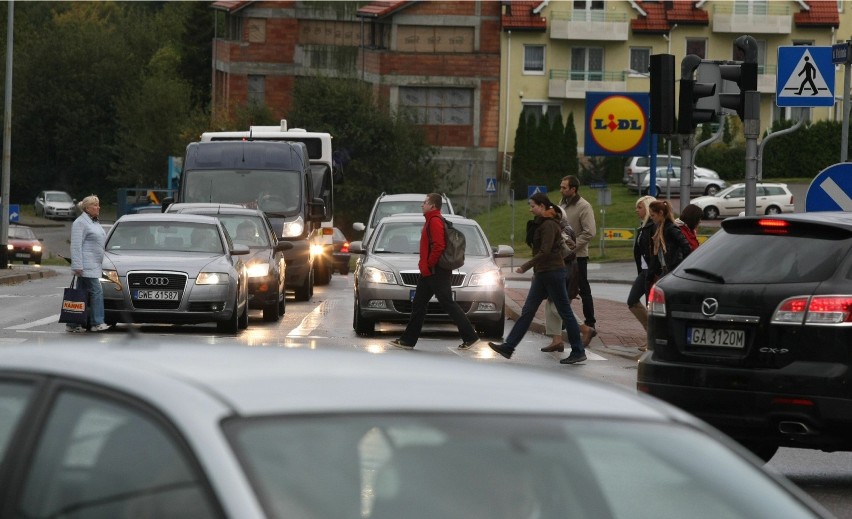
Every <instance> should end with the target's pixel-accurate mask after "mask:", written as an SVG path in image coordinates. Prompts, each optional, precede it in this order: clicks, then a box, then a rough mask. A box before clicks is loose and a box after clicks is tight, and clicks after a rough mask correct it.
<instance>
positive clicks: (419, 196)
mask: <svg viewBox="0 0 852 519" xmlns="http://www.w3.org/2000/svg"><path fill="white" fill-rule="evenodd" d="M425 199H426V193H399V194H395V195H388V194H386V193H382V194H381V195H379V197H378V198H376V201H375V202H374V203H373V209H372V210H371V211H370V218H369V219H368V220H367V224H368V225H366V226H365V225H364V224H363V223H362V222H355V223H353V224H352V228H353V229H355V230H356V231H364V236H363V237H362V238H361V241H362V242H364V243H366V242H367V241H368V240H369V239H370V235H371V234H372V233H373V231H374V230H375V229H376V226H377V225H378V224H379V222H380V221H381V220H382V218H384V217H385V216H391V215H394V214H400V213H422V212H423V207H422V204H423V200H425ZM442 199H443V202H442V203H441V213H442V214H456V213H455V211H453V204H452V202H450V199H449V197H448V196H447V195H442Z"/></svg>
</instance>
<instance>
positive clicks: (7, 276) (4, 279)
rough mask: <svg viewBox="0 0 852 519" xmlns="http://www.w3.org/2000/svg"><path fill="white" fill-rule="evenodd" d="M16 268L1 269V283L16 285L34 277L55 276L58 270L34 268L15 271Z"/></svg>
mask: <svg viewBox="0 0 852 519" xmlns="http://www.w3.org/2000/svg"><path fill="white" fill-rule="evenodd" d="M14 270H16V269H5V270H0V285H14V284H16V283H23V282H24V281H30V280H33V279H43V278H52V277H55V276H56V275H57V274H56V271H55V270H52V269H33V270H27V271H22V272H14Z"/></svg>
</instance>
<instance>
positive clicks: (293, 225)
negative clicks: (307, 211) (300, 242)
mask: <svg viewBox="0 0 852 519" xmlns="http://www.w3.org/2000/svg"><path fill="white" fill-rule="evenodd" d="M304 231H305V221H304V220H302V217H301V216H299V217H297V218H296V219H295V220H293V221H292V222H284V227H283V229H282V230H281V236H283V237H284V238H295V237H296V236H301V234H302V233H303V232H304Z"/></svg>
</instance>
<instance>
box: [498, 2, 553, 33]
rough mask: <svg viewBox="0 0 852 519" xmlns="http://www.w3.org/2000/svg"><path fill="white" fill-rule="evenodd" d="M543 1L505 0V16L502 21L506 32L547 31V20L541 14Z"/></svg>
mask: <svg viewBox="0 0 852 519" xmlns="http://www.w3.org/2000/svg"><path fill="white" fill-rule="evenodd" d="M544 3H546V2H542V1H541V0H534V1H526V0H518V1H512V0H503V7H504V9H503V16H502V19H501V24H502V29H503V30H504V31H540V32H544V31H546V30H547V18H545V17H543V16H541V15H540V14H539V12H540V11H541V9H540V7H541V5H542V4H544Z"/></svg>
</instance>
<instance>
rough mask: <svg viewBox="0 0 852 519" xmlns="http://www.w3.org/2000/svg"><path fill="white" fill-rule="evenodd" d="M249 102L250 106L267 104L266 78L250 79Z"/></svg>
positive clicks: (251, 77)
mask: <svg viewBox="0 0 852 519" xmlns="http://www.w3.org/2000/svg"><path fill="white" fill-rule="evenodd" d="M248 102H249V104H263V103H265V102H266V76H254V75H250V76H249V77H248Z"/></svg>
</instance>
